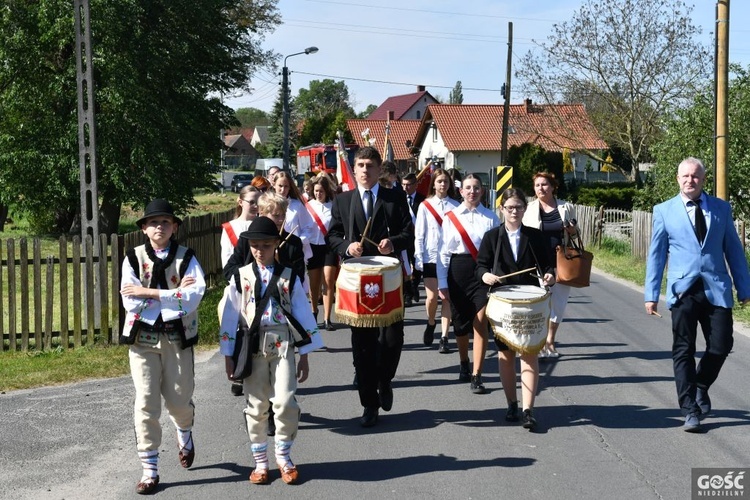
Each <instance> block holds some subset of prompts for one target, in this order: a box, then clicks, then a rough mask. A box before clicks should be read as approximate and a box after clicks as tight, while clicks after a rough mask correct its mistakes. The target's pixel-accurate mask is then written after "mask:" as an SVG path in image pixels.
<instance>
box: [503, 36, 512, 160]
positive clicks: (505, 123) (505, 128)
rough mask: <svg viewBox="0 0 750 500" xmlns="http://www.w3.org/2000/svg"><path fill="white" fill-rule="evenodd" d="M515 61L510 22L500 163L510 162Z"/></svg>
mask: <svg viewBox="0 0 750 500" xmlns="http://www.w3.org/2000/svg"><path fill="white" fill-rule="evenodd" d="M512 61H513V23H508V62H507V63H506V67H505V85H503V89H504V92H503V98H504V99H505V100H504V102H503V134H502V139H501V140H500V164H501V165H503V166H505V165H506V164H507V163H508V118H509V117H508V115H509V114H510V78H511V66H510V65H511V62H512Z"/></svg>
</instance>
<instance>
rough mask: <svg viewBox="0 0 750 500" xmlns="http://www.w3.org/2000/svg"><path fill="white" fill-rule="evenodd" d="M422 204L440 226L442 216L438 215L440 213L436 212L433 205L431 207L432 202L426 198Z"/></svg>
mask: <svg viewBox="0 0 750 500" xmlns="http://www.w3.org/2000/svg"><path fill="white" fill-rule="evenodd" d="M424 206H425V207H427V210H429V211H430V213H431V214H432V216H433V217H435V220H436V221H437V223H438V226H442V225H443V218H442V217H440V215H439V214H438V213H437V210H435V207H433V206H432V204H431V203H430V202H429V201H427V200H425V201H424Z"/></svg>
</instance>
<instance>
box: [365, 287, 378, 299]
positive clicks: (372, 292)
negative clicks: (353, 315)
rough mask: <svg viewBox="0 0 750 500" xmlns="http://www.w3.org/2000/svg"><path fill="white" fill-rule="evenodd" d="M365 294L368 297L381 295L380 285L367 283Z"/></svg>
mask: <svg viewBox="0 0 750 500" xmlns="http://www.w3.org/2000/svg"><path fill="white" fill-rule="evenodd" d="M365 294H366V295H367V297H368V298H370V299H374V298H375V297H377V296H378V295H380V285H378V284H377V283H367V284H366V285H365Z"/></svg>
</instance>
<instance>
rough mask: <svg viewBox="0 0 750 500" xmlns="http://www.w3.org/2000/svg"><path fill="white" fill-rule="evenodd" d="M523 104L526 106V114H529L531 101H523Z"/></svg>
mask: <svg viewBox="0 0 750 500" xmlns="http://www.w3.org/2000/svg"><path fill="white" fill-rule="evenodd" d="M523 103H524V104H525V105H526V113H531V99H528V98H527V99H524V101H523Z"/></svg>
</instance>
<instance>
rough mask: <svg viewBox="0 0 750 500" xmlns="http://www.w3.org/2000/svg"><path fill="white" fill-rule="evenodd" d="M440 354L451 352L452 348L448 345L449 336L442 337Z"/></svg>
mask: <svg viewBox="0 0 750 500" xmlns="http://www.w3.org/2000/svg"><path fill="white" fill-rule="evenodd" d="M438 352H439V353H440V354H450V352H451V348H450V347H448V337H440V348H439V349H438Z"/></svg>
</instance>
